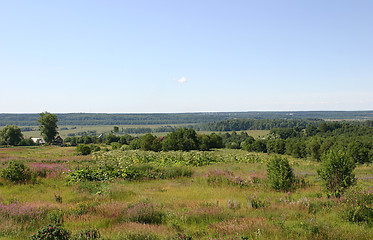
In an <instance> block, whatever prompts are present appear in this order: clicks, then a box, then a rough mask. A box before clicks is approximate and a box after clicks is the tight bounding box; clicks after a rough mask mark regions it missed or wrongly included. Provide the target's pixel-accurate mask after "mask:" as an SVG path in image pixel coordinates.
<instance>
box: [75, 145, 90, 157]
mask: <svg viewBox="0 0 373 240" xmlns="http://www.w3.org/2000/svg"><path fill="white" fill-rule="evenodd" d="M91 151H92V150H91V148H90V147H89V146H88V145H85V144H79V145H78V146H77V147H76V149H75V153H76V154H78V155H89V154H91Z"/></svg>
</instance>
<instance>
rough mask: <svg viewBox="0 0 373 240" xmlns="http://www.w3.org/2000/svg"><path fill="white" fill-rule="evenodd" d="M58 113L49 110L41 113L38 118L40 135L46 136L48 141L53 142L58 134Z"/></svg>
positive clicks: (45, 138)
mask: <svg viewBox="0 0 373 240" xmlns="http://www.w3.org/2000/svg"><path fill="white" fill-rule="evenodd" d="M57 122H58V118H57V115H55V114H51V113H49V112H43V113H40V117H39V119H38V123H39V130H40V135H41V136H42V137H43V138H44V140H45V142H46V143H52V142H53V141H54V139H55V137H56V136H57V134H58V132H57V128H58V127H57Z"/></svg>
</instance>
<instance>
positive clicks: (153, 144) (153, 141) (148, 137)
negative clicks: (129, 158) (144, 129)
mask: <svg viewBox="0 0 373 240" xmlns="http://www.w3.org/2000/svg"><path fill="white" fill-rule="evenodd" d="M140 146H141V147H140V149H141V150H143V151H154V152H159V151H160V150H161V149H162V145H161V143H160V141H159V140H158V139H157V137H156V136H153V135H152V134H151V133H147V134H145V135H144V136H143V137H142V138H141V142H140Z"/></svg>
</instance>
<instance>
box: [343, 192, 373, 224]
mask: <svg viewBox="0 0 373 240" xmlns="http://www.w3.org/2000/svg"><path fill="white" fill-rule="evenodd" d="M343 202H344V205H345V210H344V211H343V214H344V215H345V217H346V219H347V220H348V221H350V222H366V223H368V224H369V225H372V224H373V194H372V192H370V191H367V190H363V189H359V188H357V187H355V188H352V189H350V190H348V191H346V193H345V194H344V195H343Z"/></svg>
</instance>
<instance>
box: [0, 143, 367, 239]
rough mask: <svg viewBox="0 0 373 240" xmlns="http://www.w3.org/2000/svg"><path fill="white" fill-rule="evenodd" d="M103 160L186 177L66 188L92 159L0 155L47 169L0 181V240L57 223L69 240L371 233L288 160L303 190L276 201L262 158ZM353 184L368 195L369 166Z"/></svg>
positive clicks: (41, 150)
mask: <svg viewBox="0 0 373 240" xmlns="http://www.w3.org/2000/svg"><path fill="white" fill-rule="evenodd" d="M102 154H109V155H110V154H112V155H110V157H111V158H113V156H117V157H118V156H119V158H120V159H129V160H131V161H132V160H133V161H132V162H136V161H143V162H146V163H149V164H153V165H154V166H160V167H164V168H165V169H167V168H171V167H175V166H177V167H185V168H187V169H189V170H191V171H192V173H193V174H192V175H191V176H190V177H175V178H165V179H164V178H162V177H160V178H156V177H155V179H154V178H153V177H152V176H153V175H149V178H145V179H140V180H125V179H114V180H108V181H77V182H74V183H70V184H67V182H68V181H67V179H66V177H67V176H68V175H69V172H72V171H74V170H75V169H77V168H80V169H81V168H83V167H84V166H92V165H95V164H99V163H100V160H99V159H100V158H99V157H92V156H76V155H74V148H72V147H63V148H62V147H55V146H54V147H49V146H40V147H14V148H0V163H1V165H4V163H5V162H7V161H9V160H12V159H19V160H20V161H22V162H23V163H25V164H26V165H27V166H29V167H30V168H31V169H33V170H34V171H37V170H42V169H46V173H47V175H46V176H45V177H38V178H37V179H36V181H35V182H34V183H27V184H14V183H11V182H9V181H8V180H5V179H1V180H0V202H1V203H2V205H0V239H25V238H27V237H29V236H31V235H32V234H34V233H35V232H36V231H37V230H38V229H39V228H40V227H41V226H43V225H46V224H47V223H49V222H51V221H55V220H56V219H58V220H60V221H61V220H62V221H63V227H64V228H65V229H68V230H69V231H70V232H72V235H73V236H74V234H76V233H78V232H79V231H81V230H83V229H92V228H95V229H97V230H99V232H100V233H101V236H102V238H103V239H372V236H373V228H372V226H371V225H369V224H367V223H365V222H361V223H355V222H350V221H348V220H347V219H346V217H345V211H346V206H347V205H346V203H345V202H344V200H343V198H341V199H337V198H328V197H326V194H325V193H324V191H323V188H322V186H321V182H320V179H319V178H318V176H317V169H318V167H319V163H318V162H315V161H313V160H304V159H295V158H290V157H289V161H290V163H291V166H292V167H293V169H294V172H295V174H296V175H297V176H298V177H301V178H303V179H304V180H305V182H306V184H304V186H303V187H300V188H298V189H296V190H294V191H290V192H279V191H274V190H271V189H270V188H269V187H268V186H267V184H266V162H267V160H268V159H269V158H271V157H272V156H271V155H268V154H257V153H249V152H246V151H243V150H228V149H223V150H214V151H210V152H207V153H201V152H191V153H179V152H173V153H150V152H141V151H113V152H109V153H102ZM109 155H105V156H106V157H107V156H109ZM97 156H101V155H97ZM102 156H104V155H102ZM192 158H199V159H209V160H210V164H206V165H203V166H195V165H196V164H194V165H188V164H186V162H188V161H189V160H190V159H192ZM108 159H109V158H107V159H106V160H105V161H109V160H108ZM182 159H184V160H185V161H184V160H183V161H181V160H182ZM167 161H168V162H167ZM3 167H4V166H3ZM149 174H151V172H149ZM355 174H356V176H357V178H358V185H359V186H363V187H364V188H368V189H370V190H372V189H373V166H372V165H359V166H358V167H357V168H356V170H355ZM7 206H8V207H9V206H13V210H9V211H8V210H6V209H8V208H6V207H7ZM15 209H18V210H15ZM20 209H21V210H22V211H21V210H20ZM149 219H150V220H149ZM188 237H189V238H188Z"/></svg>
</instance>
